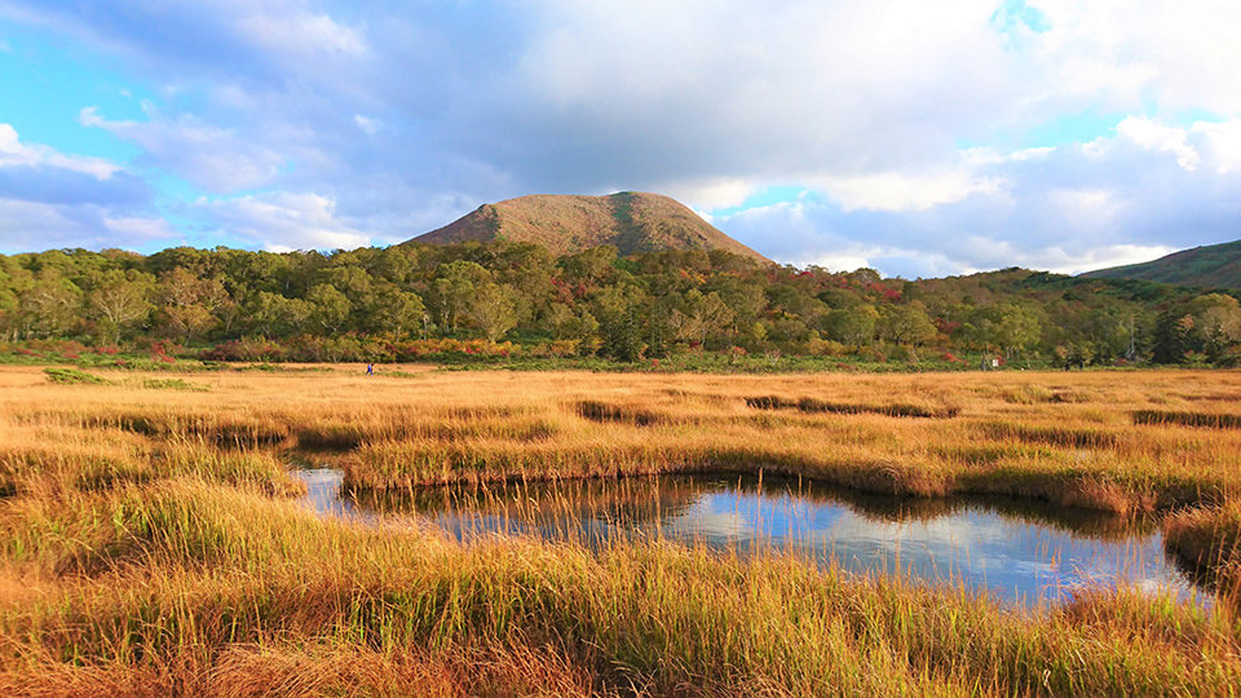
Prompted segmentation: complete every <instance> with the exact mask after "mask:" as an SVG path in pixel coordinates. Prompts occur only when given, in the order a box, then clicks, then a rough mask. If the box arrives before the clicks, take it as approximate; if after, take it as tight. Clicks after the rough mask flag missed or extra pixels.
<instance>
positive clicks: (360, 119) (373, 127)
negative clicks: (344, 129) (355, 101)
mask: <svg viewBox="0 0 1241 698" xmlns="http://www.w3.org/2000/svg"><path fill="white" fill-rule="evenodd" d="M353 122H354V123H355V124H357V125H358V128H359V129H360V130H361V131H362V133H365V134H367V135H370V136H373V135H375V134H376V133H379V127H380V126H381V125H382V123H381V122H380V121H379V119H376V118H373V117H369V116H362V115H361V114H354V115H353Z"/></svg>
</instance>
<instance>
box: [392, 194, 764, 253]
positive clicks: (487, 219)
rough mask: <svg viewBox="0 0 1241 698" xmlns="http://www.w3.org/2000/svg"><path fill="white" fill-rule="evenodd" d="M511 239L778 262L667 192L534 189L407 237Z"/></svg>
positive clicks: (570, 247) (555, 246)
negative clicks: (591, 192) (706, 252)
mask: <svg viewBox="0 0 1241 698" xmlns="http://www.w3.org/2000/svg"><path fill="white" fill-rule="evenodd" d="M468 240H476V241H480V242H483V241H488V240H508V241H511V242H523V243H534V244H539V245H542V246H544V247H546V248H547V249H548V250H549V251H550V252H551V253H552V254H553V255H555V256H558V257H559V256H564V255H568V254H573V253H576V252H580V251H582V250H585V249H589V248H591V247H597V246H599V245H605V244H610V245H614V246H616V248H617V250H618V251H619V253H620V254H621V255H622V256H624V255H630V254H636V253H639V252H654V251H659V250H667V249H704V250H713V249H720V250H725V251H727V252H731V253H733V254H737V255H740V256H743V257H747V258H749V259H752V260H754V261H756V262H759V263H761V264H774V262H772V261H771V260H770V259H767V258H766V257H764V256H763V255H761V254H759V253H758V252H756V251H754V250H752V249H750V248H749V247H746V246H745V245H743V244H742V243H740V242H738V241H736V240H734V239H732V238H731V237H729V236H728V235H727V234H725V233H724V232H723V231H721V230H719V229H718V228H716V227H714V226H712V225H711V224H710V223H708V222H707V221H705V220H703V219H702V218H701V217H700V216H698V214H696V213H694V212H693V211H692V210H691V209H690V208H689V207H687V206H685V205H684V204H681V203H680V202H678V201H676V200H675V199H672V198H670V197H667V196H663V195H661V194H652V193H647V192H617V193H615V194H609V195H606V196H576V195H566V194H532V195H529V196H522V197H517V198H514V199H506V200H504V201H499V202H496V203H489V204H483V205H482V206H479V207H478V208H477V209H475V210H474V211H472V212H470V213H467V214H466V215H464V216H462V217H461V218H459V219H457V220H456V221H453V222H452V223H449V224H448V225H446V226H444V227H442V228H438V229H436V230H432V231H430V232H427V233H423V234H422V235H419V236H417V237H415V238H412V239H410V240H407V241H406V242H405V243H404V244H409V243H430V244H451V243H455V242H465V241H468Z"/></svg>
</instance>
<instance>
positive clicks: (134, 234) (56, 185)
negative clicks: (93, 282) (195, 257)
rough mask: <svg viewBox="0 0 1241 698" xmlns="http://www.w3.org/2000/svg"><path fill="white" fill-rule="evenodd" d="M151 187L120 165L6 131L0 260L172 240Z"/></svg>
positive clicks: (0, 151)
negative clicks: (153, 206)
mask: <svg viewBox="0 0 1241 698" xmlns="http://www.w3.org/2000/svg"><path fill="white" fill-rule="evenodd" d="M150 201H151V191H150V189H149V187H148V186H147V184H146V183H145V182H143V181H142V180H141V179H139V178H138V177H135V176H134V175H132V174H130V173H129V172H127V171H126V170H125V169H124V168H122V167H121V166H120V165H117V164H115V163H112V162H109V161H107V160H103V159H100V158H93V157H84V156H80V155H72V154H68V153H62V152H60V151H58V150H56V149H54V148H51V147H49V146H46V145H41V144H31V143H24V142H22V140H21V138H20V136H19V135H18V133H17V131H16V129H14V128H13V127H12V125H10V124H3V123H0V253H11V252H22V251H29V250H39V249H47V248H49V247H95V248H99V247H123V246H134V245H142V244H144V243H149V242H150V241H151V240H153V239H168V238H170V237H171V236H172V231H171V230H170V229H169V227H168V224H167V223H166V222H165V221H164V220H163V219H162V218H158V217H151V216H149V215H146V214H143V213H142V212H143V211H144V210H146V209H147V208H148V205H149V203H150Z"/></svg>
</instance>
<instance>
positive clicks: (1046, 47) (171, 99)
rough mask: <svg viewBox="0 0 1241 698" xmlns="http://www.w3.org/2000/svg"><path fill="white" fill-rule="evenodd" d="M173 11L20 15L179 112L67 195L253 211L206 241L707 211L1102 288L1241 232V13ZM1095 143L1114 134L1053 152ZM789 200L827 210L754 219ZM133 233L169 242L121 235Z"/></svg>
mask: <svg viewBox="0 0 1241 698" xmlns="http://www.w3.org/2000/svg"><path fill="white" fill-rule="evenodd" d="M155 8H156V4H155V3H152V2H150V1H149V0H116V1H115V2H109V3H103V4H99V3H89V2H87V1H86V0H71V1H69V2H64V3H43V2H34V1H33V0H31V1H25V0H0V16H5V17H8V18H9V19H10V20H11V21H14V22H19V23H21V24H22V25H23V26H37V27H40V28H42V29H43V30H45V31H48V32H51V33H54V34H56V35H58V36H63V37H70V38H71V39H72V40H73V41H77V42H80V43H81V44H82V45H86V46H89V47H91V50H94V51H96V52H98V53H99V54H100V55H104V56H108V57H110V58H111V59H113V60H115V61H118V62H119V64H120V65H122V66H123V67H124V69H125V70H128V71H130V72H131V73H132V74H133V75H135V76H137V78H136V79H137V80H139V81H145V82H147V83H148V84H149V86H150V88H151V89H150V90H148V92H150V93H151V94H156V95H158V101H159V102H160V105H159V107H158V108H157V107H154V106H151V107H148V110H147V113H146V115H145V119H144V120H130V119H119V118H109V117H108V115H106V114H104V113H101V110H98V109H91V108H89V107H88V108H87V109H85V110H84V111H83V112H82V113H81V123H82V124H84V125H86V126H89V127H92V128H100V129H105V130H106V131H108V132H109V133H112V134H114V135H115V136H116V137H117V138H120V139H122V140H125V141H126V142H128V143H131V144H133V145H134V146H136V147H138V148H139V149H140V150H141V155H139V156H138V157H137V158H136V159H135V161H134V162H133V163H132V165H133V167H128V168H127V169H125V170H124V171H121V170H117V169H112V170H111V171H109V170H108V168H109V167H114V166H112V165H110V164H109V163H106V162H102V161H101V162H97V163H96V162H90V161H88V160H85V159H81V160H73V161H72V162H70V163H68V164H62V165H58V166H57V168H58V171H63V172H66V173H76V174H77V175H78V176H79V177H80V178H81V179H82V180H83V181H82V182H80V183H79V184H80V185H81V191H83V192H88V191H90V190H89V188H88V187H87V186H86V185H85V180H86V179H93V180H95V181H96V182H102V181H105V180H109V178H111V179H123V178H124V177H126V176H129V175H130V174H131V173H132V172H137V171H142V172H143V173H144V174H145V175H146V176H149V177H151V178H152V179H158V178H161V177H163V176H164V175H168V174H171V175H174V176H176V177H178V178H181V179H183V180H185V181H186V182H189V183H190V184H191V185H193V186H194V187H196V188H198V189H199V190H201V192H205V193H207V194H215V195H223V196H224V197H226V198H215V199H209V198H204V199H203V200H202V201H200V202H197V203H192V204H191V205H189V206H187V207H185V208H184V215H190V216H200V217H201V218H200V219H199V220H197V224H199V225H200V226H201V227H203V228H205V229H213V230H214V229H220V230H228V231H233V232H234V233H235V234H236V235H239V236H241V239H244V240H246V241H248V244H251V245H254V246H260V247H263V246H266V247H271V248H280V247H292V248H305V247H320V246H321V247H350V246H354V245H357V244H366V242H368V241H369V242H389V241H396V240H403V239H406V238H408V237H411V236H412V235H415V234H417V233H420V232H424V231H425V230H429V229H431V228H434V227H438V226H439V225H442V224H444V223H446V222H448V221H450V220H452V219H453V218H455V217H457V216H459V215H461V214H463V213H465V212H467V211H469V210H472V209H473V208H476V207H477V206H478V204H479V203H482V202H486V201H494V200H497V199H500V198H507V197H510V196H518V195H522V194H529V193H538V192H547V193H590V194H599V193H606V192H609V191H613V190H618V189H631V190H650V191H661V192H667V193H670V194H672V195H674V196H677V197H678V198H682V199H683V200H684V201H685V202H686V203H687V204H689V205H691V206H692V207H694V208H696V209H698V210H701V211H704V212H705V213H706V214H707V215H709V216H711V218H712V220H713V221H714V222H715V223H716V224H717V225H719V226H720V227H722V228H723V229H724V230H725V231H726V232H729V233H731V234H734V235H735V236H737V237H738V238H740V239H742V241H743V242H745V243H746V244H748V245H750V246H751V247H754V248H755V249H757V250H759V251H761V252H764V253H766V254H768V255H770V256H774V257H776V258H779V259H782V260H785V261H794V262H797V263H813V262H815V261H816V260H828V261H830V262H831V263H830V264H829V266H838V265H839V266H847V265H851V264H855V263H865V264H867V265H874V266H878V267H880V268H881V269H882V270H883V271H887V272H890V273H901V274H905V275H930V274H938V273H959V272H962V271H967V270H975V269H988V268H995V267H997V266H1010V265H1012V264H1030V265H1034V266H1042V267H1044V268H1054V269H1060V270H1077V269H1084V268H1090V267H1093V266H1097V265H1103V264H1108V263H1111V262H1112V261H1113V260H1122V259H1123V260H1125V261H1133V260H1134V259H1136V258H1137V257H1139V256H1143V255H1147V254H1151V255H1157V254H1158V253H1160V252H1161V251H1164V250H1167V249H1172V248H1178V247H1182V246H1189V245H1194V244H1204V243H1209V242H1218V241H1222V240H1224V239H1228V238H1229V237H1231V236H1233V235H1235V230H1237V229H1238V227H1241V226H1238V223H1241V220H1239V219H1241V213H1238V212H1236V211H1235V210H1234V209H1235V207H1234V206H1233V205H1232V204H1231V202H1232V201H1235V200H1237V196H1238V194H1241V191H1238V189H1239V188H1241V187H1238V185H1237V184H1236V183H1234V182H1233V181H1232V180H1231V177H1230V175H1232V174H1234V173H1235V172H1237V171H1238V170H1241V72H1239V71H1236V70H1233V69H1232V66H1234V65H1236V64H1238V62H1241V42H1237V41H1236V37H1235V29H1234V27H1236V26H1241V5H1237V4H1236V3H1224V2H1218V1H1213V0H1187V1H1186V2H1180V3H1172V2H1159V3H1146V4H1144V5H1143V7H1142V8H1141V11H1134V9H1133V7H1132V4H1131V3H1128V2H1124V1H1123V0H1091V1H1090V2H1084V1H1083V0H1024V1H1022V0H1007V1H1005V2H1002V3H1001V2H999V0H945V1H944V2H938V3H926V2H923V1H921V0H892V1H891V2H884V3H857V2H845V1H844V0H832V1H828V2H824V1H823V0H765V1H763V2H754V1H753V0H690V1H689V2H685V3H678V4H677V5H676V6H675V7H673V6H670V5H669V4H668V3H665V2H657V1H656V0H635V1H634V2H628V3H623V4H617V3H583V2H578V1H575V0H531V1H530V2H525V3H430V4H420V5H417V6H416V8H413V9H411V6H410V5H409V4H408V3H403V2H396V1H395V0H380V1H378V2H373V3H367V4H365V5H364V6H357V7H355V6H354V5H351V4H345V3H340V2H335V1H333V0H269V1H267V2H263V3H253V2H246V1H244V0H197V1H195V2H180V3H171V4H169V3H159V4H158V12H155V11H154V9H155ZM928 28H933V30H930V29H928ZM86 104H90V102H86ZM1187 113H1190V114H1193V118H1192V119H1187V118H1186V117H1185V116H1184V115H1185V114H1187ZM1083 114H1086V115H1110V116H1108V118H1109V119H1110V121H1108V123H1107V124H1106V126H1108V127H1114V128H1113V129H1112V130H1111V131H1109V132H1102V131H1096V132H1092V133H1086V134H1082V133H1074V134H1070V135H1068V136H1065V135H1063V134H1056V133H1055V131H1056V128H1057V124H1058V123H1059V121H1060V120H1061V119H1062V118H1069V119H1072V118H1074V117H1077V116H1080V115H1083ZM1040 130H1041V131H1040ZM1039 133H1042V134H1043V135H1041V136H1038V135H1032V134H1039ZM1048 133H1051V134H1052V136H1048V135H1046V134H1048ZM10 140H12V139H10ZM5 143H6V141H5V134H3V133H0V158H9V159H13V160H19V159H22V158H24V159H25V160H30V159H31V158H32V157H34V158H35V160H37V161H39V162H41V163H44V164H42V165H39V166H40V167H47V164H46V163H48V162H49V159H50V158H51V157H52V156H53V155H52V154H48V153H44V154H42V155H39V154H38V153H36V154H35V155H34V156H32V155H30V154H29V153H28V152H27V151H19V150H18V149H16V146H14V147H10V146H6V145H5ZM19 145H20V144H19ZM23 147H24V146H23ZM14 153H18V154H14ZM66 157H71V156H66ZM25 160H24V161H23V162H25ZM70 165H72V167H70ZM23 166H25V167H36V165H32V164H30V163H29V162H25V164H24V165H23ZM74 168H76V169H74ZM92 168H93V169H92ZM0 176H2V172H0ZM4 186H6V185H5V183H4V181H3V180H0V187H4ZM773 187H788V188H790V189H808V190H810V192H811V194H812V195H810V196H807V197H805V198H804V199H800V200H796V201H792V200H790V201H786V202H784V203H783V204H780V205H774V206H773V205H765V206H761V207H757V208H754V207H751V208H750V210H748V211H741V212H737V210H736V209H744V208H745V204H746V203H747V202H748V201H750V199H751V197H752V196H754V195H755V194H756V193H758V192H763V191H768V190H771V189H772V188H773ZM62 189H63V190H65V191H68V190H70V189H72V187H68V186H66V187H62ZM256 189H257V190H258V191H257V192H256V191H255V190H256ZM84 196H87V195H86V194H84ZM91 196H93V197H94V199H91V198H90V197H91ZM101 197H103V194H101V193H96V194H93V195H89V196H87V199H89V200H96V199H100V198H101ZM29 198H31V199H32V200H35V199H38V200H40V201H43V200H47V199H49V198H50V197H48V196H42V195H40V196H36V195H35V194H33V193H32V194H30V196H29ZM190 198H193V197H192V196H190ZM768 203H769V202H768ZM134 215H137V216H140V217H143V218H153V217H155V214H154V212H153V211H152V210H150V209H148V210H146V211H134V210H130V211H128V212H125V215H124V216H122V215H120V214H117V215H114V216H112V217H113V218H117V219H121V218H124V217H125V216H134Z"/></svg>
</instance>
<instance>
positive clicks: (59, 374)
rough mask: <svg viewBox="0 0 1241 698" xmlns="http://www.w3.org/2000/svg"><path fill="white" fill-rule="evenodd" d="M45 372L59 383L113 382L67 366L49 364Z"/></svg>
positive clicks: (92, 383)
mask: <svg viewBox="0 0 1241 698" xmlns="http://www.w3.org/2000/svg"><path fill="white" fill-rule="evenodd" d="M43 374H44V375H45V376H47V379H48V380H49V381H51V382H53V383H56V384H57V385H109V384H111V383H112V381H110V380H108V379H107V378H101V377H100V376H96V375H94V374H93V373H87V372H86V371H79V370H78V369H76V368H68V367H65V366H49V367H48V368H45V369H43Z"/></svg>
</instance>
